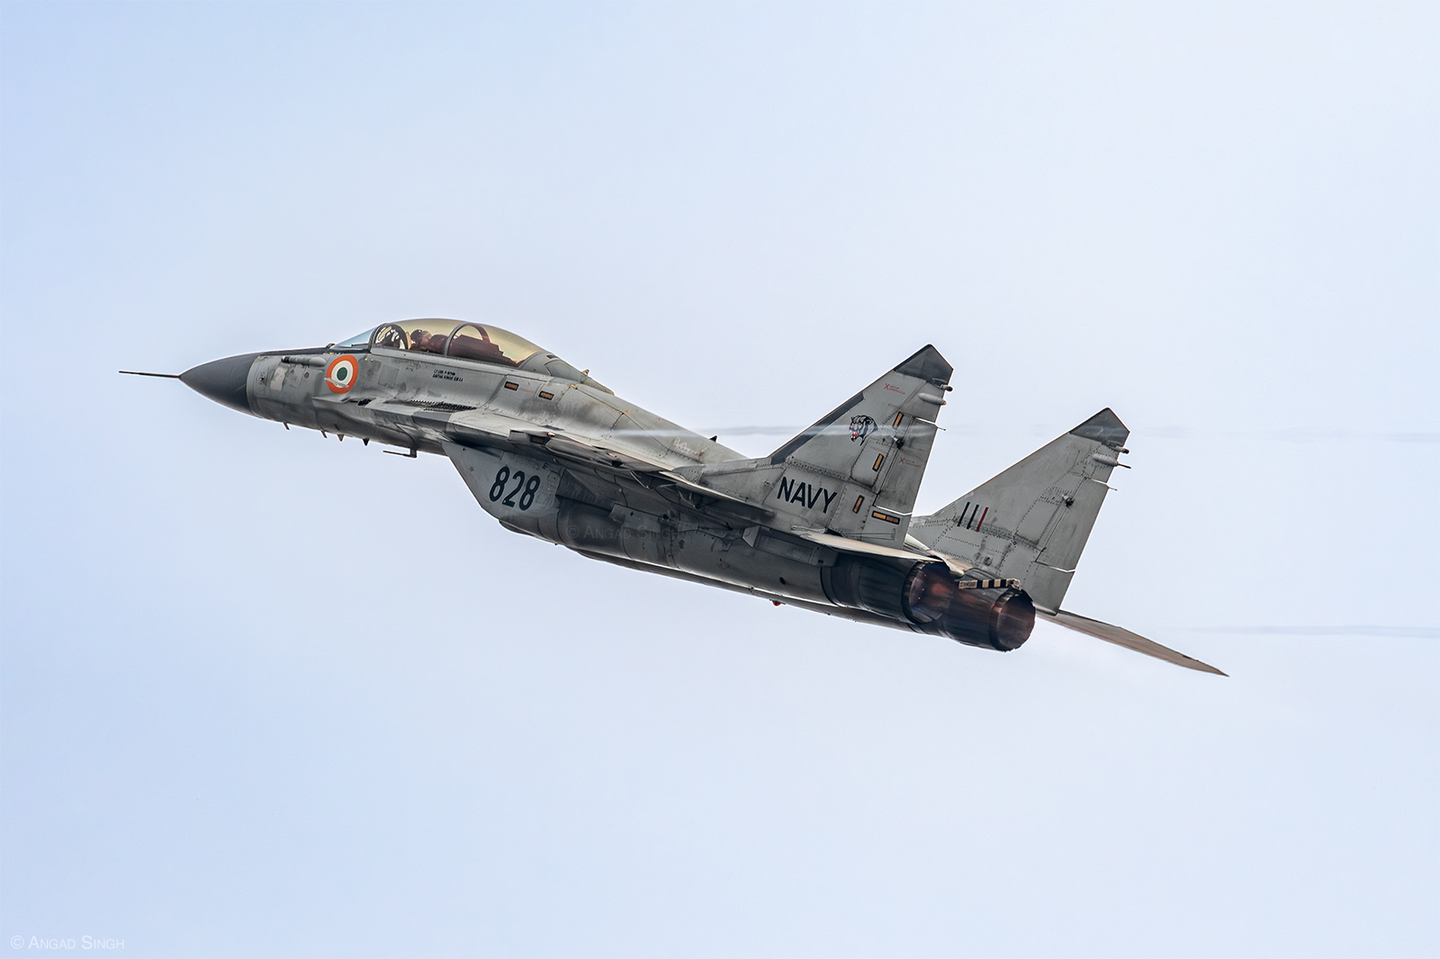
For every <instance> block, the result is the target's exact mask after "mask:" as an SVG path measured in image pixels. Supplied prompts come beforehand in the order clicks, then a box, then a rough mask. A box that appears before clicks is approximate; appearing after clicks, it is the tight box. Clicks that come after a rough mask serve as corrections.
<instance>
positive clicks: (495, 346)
mask: <svg viewBox="0 0 1440 959" xmlns="http://www.w3.org/2000/svg"><path fill="white" fill-rule="evenodd" d="M336 346H342V347H346V348H349V349H354V348H356V347H360V346H370V347H378V348H380V349H386V350H414V351H415V352H418V353H436V354H439V355H441V356H454V357H458V358H459V359H462V360H478V361H479V362H481V363H497V364H499V365H501V366H519V365H520V364H522V363H524V362H525V361H526V360H528V359H529V358H530V357H532V356H534V355H535V354H536V353H539V352H541V349H540V347H538V346H536V345H535V344H534V343H531V342H530V341H529V340H527V339H525V338H524V337H521V336H516V335H515V334H514V333H511V332H510V331H509V330H502V329H500V328H499V327H498V326H480V325H478V324H476V323H466V322H464V321H463V320H440V319H430V320H404V321H402V322H399V323H382V324H380V325H379V326H377V327H375V329H373V330H369V331H367V332H365V333H361V334H360V335H358V336H352V337H351V338H350V339H348V340H346V341H345V342H343V343H337V344H336ZM551 358H552V359H553V358H554V357H553V356H552V357H551Z"/></svg>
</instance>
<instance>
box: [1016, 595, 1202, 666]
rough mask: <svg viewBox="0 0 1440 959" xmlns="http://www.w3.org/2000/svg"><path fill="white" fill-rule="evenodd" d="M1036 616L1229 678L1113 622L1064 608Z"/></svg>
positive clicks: (1139, 651)
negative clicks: (1112, 624) (1081, 614)
mask: <svg viewBox="0 0 1440 959" xmlns="http://www.w3.org/2000/svg"><path fill="white" fill-rule="evenodd" d="M1035 613H1036V615H1037V616H1041V617H1043V618H1045V619H1047V620H1049V621H1050V622H1052V623H1056V624H1057V625H1060V626H1064V627H1065V628H1066V629H1073V630H1075V632H1077V633H1084V634H1085V635H1086V636H1094V637H1095V638H1096V639H1103V640H1105V642H1107V643H1114V644H1115V645H1116V646H1124V647H1125V648H1126V649H1133V650H1134V651H1135V652H1137V653H1144V654H1145V655H1146V656H1154V657H1155V658H1156V659H1163V660H1165V662H1167V663H1174V664H1175V665H1176V666H1184V667H1185V668H1186V669H1197V670H1199V671H1200V672H1202V673H1214V674H1215V675H1217V676H1225V675H1227V674H1226V673H1222V672H1221V671H1220V670H1218V669H1216V668H1215V667H1214V666H1211V665H1209V664H1207V663H1202V662H1200V660H1198V659H1193V658H1191V657H1189V656H1186V655H1185V654H1184V653H1179V652H1176V651H1175V650H1173V649H1170V648H1169V647H1168V646H1161V645H1160V644H1159V643H1157V642H1155V641H1154V640H1151V639H1146V638H1145V637H1144V636H1141V635H1139V634H1138V633H1132V632H1130V630H1128V629H1124V628H1122V627H1119V626H1111V625H1110V624H1109V623H1102V622H1100V620H1098V619H1090V618H1089V617H1088V616H1079V615H1077V614H1075V613H1068V612H1066V611H1065V610H1063V609H1062V610H1060V611H1059V612H1057V613H1049V612H1046V611H1045V610H1043V609H1037V610H1035Z"/></svg>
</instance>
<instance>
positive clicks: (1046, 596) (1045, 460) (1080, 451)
mask: <svg viewBox="0 0 1440 959" xmlns="http://www.w3.org/2000/svg"><path fill="white" fill-rule="evenodd" d="M1129 435H1130V431H1129V430H1128V429H1126V428H1125V424H1124V423H1122V422H1120V418H1119V417H1117V416H1116V415H1115V414H1114V412H1112V411H1111V410H1109V409H1103V410H1101V411H1100V412H1099V413H1096V414H1095V415H1094V416H1092V417H1090V418H1089V419H1088V420H1086V421H1085V422H1083V423H1081V424H1080V425H1079V426H1077V427H1075V428H1074V429H1073V430H1071V431H1070V432H1068V433H1066V434H1064V435H1063V436H1061V437H1059V438H1057V439H1055V440H1053V441H1052V442H1050V443H1048V444H1046V445H1045V446H1042V447H1041V448H1040V449H1038V450H1036V451H1035V452H1034V453H1031V454H1030V455H1029V456H1027V457H1025V458H1024V459H1023V460H1021V461H1020V462H1018V463H1016V464H1015V465H1014V466H1012V467H1010V468H1009V469H1007V470H1005V471H1004V472H1003V473H1001V474H1000V475H999V476H996V477H995V478H994V479H991V480H990V481H989V482H987V483H984V484H983V485H981V486H979V487H978V488H976V489H974V490H972V491H970V492H969V493H966V494H965V495H964V496H962V497H960V498H959V499H957V500H956V501H955V502H953V503H951V504H950V505H949V506H946V507H945V508H944V509H941V510H939V511H938V512H935V513H932V514H931V515H929V516H923V517H916V519H915V521H914V522H913V523H912V524H911V527H910V534H911V535H912V536H914V537H915V538H916V539H918V540H920V541H921V542H922V543H924V544H925V545H927V546H929V547H930V548H932V549H934V550H936V551H938V552H941V553H944V554H946V555H947V556H953V557H955V558H956V559H958V560H960V561H961V562H963V563H965V564H967V565H972V566H976V567H979V568H980V569H981V570H983V571H985V572H986V573H988V574H990V575H994V576H999V577H1003V578H1007V579H1009V578H1013V579H1018V580H1020V582H1021V583H1022V584H1023V586H1024V588H1025V590H1026V592H1028V593H1029V594H1030V597H1031V599H1033V600H1034V602H1035V605H1036V606H1038V607H1041V608H1043V609H1048V610H1052V611H1053V610H1058V609H1059V608H1060V602H1061V600H1063V599H1064V598H1065V591H1066V590H1067V589H1068V588H1069V587H1070V579H1071V577H1072V576H1073V575H1074V573H1075V567H1076V564H1078V563H1079V561H1080V552H1081V551H1082V550H1083V549H1084V548H1085V542H1086V540H1087V539H1089V537H1090V530H1091V528H1092V527H1093V526H1094V525H1095V517H1096V516H1098V515H1099V513H1100V506H1101V504H1103V503H1104V502H1105V493H1106V492H1107V491H1108V490H1109V488H1110V487H1109V486H1108V485H1107V481H1108V480H1109V479H1110V474H1111V472H1112V471H1113V470H1114V469H1115V468H1116V467H1117V466H1121V465H1123V464H1121V463H1120V461H1119V456H1120V454H1121V453H1124V452H1128V450H1126V449H1125V441H1126V439H1127V438H1128V437H1129Z"/></svg>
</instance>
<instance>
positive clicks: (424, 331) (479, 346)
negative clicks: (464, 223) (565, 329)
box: [333, 319, 610, 393]
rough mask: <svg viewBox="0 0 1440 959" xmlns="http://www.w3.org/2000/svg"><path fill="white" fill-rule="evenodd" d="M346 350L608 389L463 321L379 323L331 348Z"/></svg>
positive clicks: (525, 344)
mask: <svg viewBox="0 0 1440 959" xmlns="http://www.w3.org/2000/svg"><path fill="white" fill-rule="evenodd" d="M333 346H335V347H339V348H340V349H345V350H365V349H378V350H408V351H410V352H414V353H432V354H435V355H436V356H449V357H454V358H455V359H461V360H471V361H473V362H478V363H494V364H496V365H498V366H509V367H520V368H523V369H525V370H526V371H528V372H532V373H540V374H542V375H548V376H558V377H561V378H563V379H567V380H573V381H575V382H577V383H584V384H586V385H587V386H593V387H594V388H595V389H597V390H602V391H604V392H606V393H609V392H610V389H609V388H608V387H606V386H605V385H604V384H601V383H597V382H596V381H595V380H592V379H591V378H590V377H589V375H588V374H587V373H585V372H583V371H581V370H577V369H575V367H573V366H571V365H570V364H569V363H566V362H565V361H564V360H562V359H560V358H559V357H558V356H556V355H555V354H554V353H546V352H545V351H544V350H542V349H541V348H540V347H538V346H536V345H535V344H534V343H531V342H530V341H529V340H527V339H525V338H524V337H523V336H516V335H515V334H514V333H511V332H510V331H509V330H502V329H500V327H498V326H481V325H480V324H478V323H467V322H465V321H464V320H441V319H427V320H401V321H399V322H398V323H381V324H380V325H379V326H377V327H375V329H373V330H366V331H365V332H364V333H360V334H358V335H356V336H352V337H350V339H348V340H346V341H345V342H343V343H335V344H333Z"/></svg>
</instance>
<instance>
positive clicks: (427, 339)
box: [410, 330, 445, 353]
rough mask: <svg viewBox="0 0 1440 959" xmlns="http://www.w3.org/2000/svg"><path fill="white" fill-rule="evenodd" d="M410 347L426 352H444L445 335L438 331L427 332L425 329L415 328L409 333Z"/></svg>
mask: <svg viewBox="0 0 1440 959" xmlns="http://www.w3.org/2000/svg"><path fill="white" fill-rule="evenodd" d="M410 348H411V349H412V350H424V351H425V352H426V353H444V352H445V337H443V336H441V335H440V334H439V333H427V332H426V331H425V330H416V331H415V332H413V333H411V334H410Z"/></svg>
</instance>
